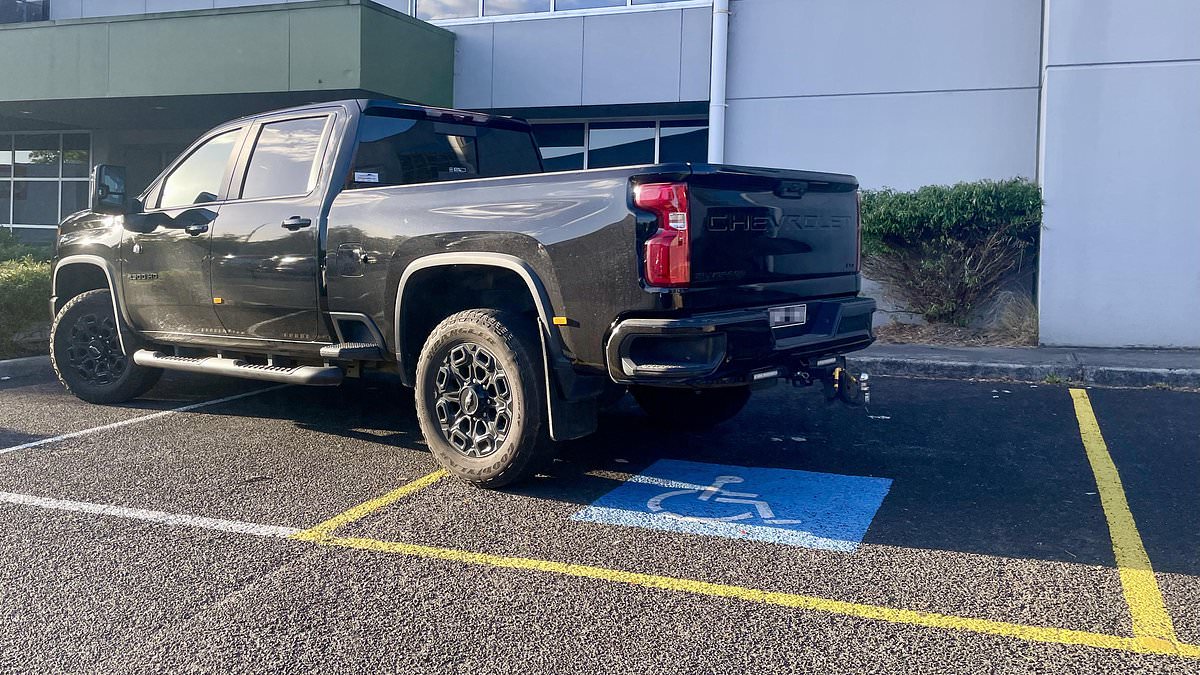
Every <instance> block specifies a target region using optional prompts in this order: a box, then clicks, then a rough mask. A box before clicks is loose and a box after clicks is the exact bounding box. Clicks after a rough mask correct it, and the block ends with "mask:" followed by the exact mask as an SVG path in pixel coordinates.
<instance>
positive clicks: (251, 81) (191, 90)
mask: <svg viewBox="0 0 1200 675" xmlns="http://www.w3.org/2000/svg"><path fill="white" fill-rule="evenodd" d="M109 30H110V35H109V37H110V47H109V71H110V75H111V77H110V80H109V93H108V95H109V96H156V95H173V94H217V93H242V92H252V91H287V90H288V13H287V12H257V13H243V14H238V15H236V16H220V15H217V16H187V17H178V18H176V17H173V18H166V19H146V20H142V21H122V22H114V23H112V24H111V28H110V29H109Z"/></svg>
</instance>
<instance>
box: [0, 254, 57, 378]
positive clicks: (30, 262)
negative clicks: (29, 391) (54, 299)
mask: <svg viewBox="0 0 1200 675" xmlns="http://www.w3.org/2000/svg"><path fill="white" fill-rule="evenodd" d="M49 301H50V264H49V263H47V262H43V261H40V260H35V259H34V258H33V257H32V256H26V257H24V258H20V259H17V260H5V261H2V262H0V358H9V357H12V356H20V355H21V354H22V353H23V350H22V348H21V347H20V346H19V345H17V344H16V343H14V342H13V337H14V336H15V335H16V334H17V333H19V332H21V331H25V330H29V329H30V328H33V327H36V326H37V325H38V324H44V323H48V322H49V321H50V316H49V312H50V309H49Z"/></svg>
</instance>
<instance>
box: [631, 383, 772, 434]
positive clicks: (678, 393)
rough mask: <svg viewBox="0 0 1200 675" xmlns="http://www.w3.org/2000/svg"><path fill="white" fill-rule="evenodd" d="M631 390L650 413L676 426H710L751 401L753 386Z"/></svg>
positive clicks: (661, 422)
mask: <svg viewBox="0 0 1200 675" xmlns="http://www.w3.org/2000/svg"><path fill="white" fill-rule="evenodd" d="M629 391H630V393H632V394H633V398H634V400H636V401H637V402H638V405H639V406H641V408H642V410H644V411H645V412H646V414H647V415H650V416H651V417H653V418H654V419H655V421H656V422H657V423H660V424H663V425H665V426H669V427H673V428H675V429H710V428H712V427H715V426H716V425H718V424H720V423H722V422H725V421H727V420H730V419H732V418H733V417H735V416H736V415H737V414H738V413H740V412H741V411H742V408H745V407H746V403H747V402H748V401H749V400H750V387H720V388H713V389H679V388H670V387H647V386H642V385H639V386H633V387H630V388H629Z"/></svg>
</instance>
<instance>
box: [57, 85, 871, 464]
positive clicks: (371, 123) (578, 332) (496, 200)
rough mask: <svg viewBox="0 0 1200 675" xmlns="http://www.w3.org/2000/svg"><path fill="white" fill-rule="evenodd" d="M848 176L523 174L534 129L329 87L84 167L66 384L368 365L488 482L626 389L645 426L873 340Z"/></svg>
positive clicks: (66, 318) (731, 406) (65, 319)
mask: <svg viewBox="0 0 1200 675" xmlns="http://www.w3.org/2000/svg"><path fill="white" fill-rule="evenodd" d="M857 187H858V186H857V182H856V180H855V179H854V178H853V177H851V176H846V175H839V174H830V173H814V172H807V171H787V170H779V169H764V168H750V167H740V166H724V165H708V164H658V165H651V166H630V167H621V168H611V169H595V170H584V171H567V172H554V173H546V172H544V171H543V167H542V162H541V158H540V153H539V151H538V148H537V144H536V142H535V140H534V138H533V134H532V131H531V127H530V126H529V125H528V124H527V123H525V122H522V121H518V120H515V119H510V118H504V117H494V116H487V115H483V114H478V113H474V112H467V111H459V110H446V109H438V108H428V107H421V106H412V105H403V104H399V103H394V102H389V101H374V100H347V101H339V102H333V103H325V104H320V105H310V106H304V107H299V108H292V109H288V110H281V111H275V112H269V113H264V114H261V115H255V116H252V117H247V118H243V119H239V120H235V121H232V122H229V123H227V124H223V125H221V126H219V127H217V128H215V129H213V130H212V131H209V132H208V133H206V134H204V135H203V136H201V137H200V139H199V140H197V141H196V142H195V143H194V144H193V145H192V146H191V147H190V148H189V149H187V150H186V151H185V152H184V153H183V154H182V155H181V156H180V157H179V158H178V159H177V160H176V161H175V162H174V163H172V164H171V165H170V166H168V167H167V169H166V170H165V171H163V173H162V174H161V175H160V176H159V177H158V178H157V179H155V180H154V181H153V182H152V183H151V184H150V186H149V187H148V188H146V190H145V191H144V192H142V193H141V194H140V195H137V196H136V197H133V196H132V195H127V194H126V187H125V174H124V170H123V169H122V168H121V167H114V166H105V165H100V166H97V167H95V168H94V169H93V172H92V182H91V201H90V208H89V210H87V211H83V212H80V213H76V214H74V215H71V216H70V217H68V218H67V219H66V220H65V221H64V222H63V223H62V224H61V225H60V226H59V231H58V239H57V250H56V257H55V263H54V270H53V291H52V296H53V297H52V298H51V300H50V305H51V311H52V313H53V316H54V323H53V328H52V333H51V356H52V360H53V364H54V368H55V371H56V372H57V374H58V377H59V379H60V380H61V381H62V383H63V384H64V385H65V386H66V387H67V388H68V389H69V390H70V391H71V392H73V393H74V394H75V395H76V396H78V397H79V398H81V399H84V400H86V401H91V402H95V403H117V402H120V401H124V400H127V399H131V398H134V397H137V396H139V395H141V394H143V393H145V392H146V391H147V390H148V389H150V387H152V386H153V385H154V383H155V382H156V380H157V379H158V377H159V375H160V374H161V373H162V371H164V370H181V371H189V372H199V373H219V374H224V375H232V376H236V377H244V378H252V379H258V380H267V381H272V382H285V383H294V384H303V385H327V386H332V385H338V384H340V383H341V382H342V381H343V379H344V378H347V377H356V376H359V375H361V374H362V373H363V371H366V370H381V371H390V372H392V373H395V374H396V375H398V377H399V378H400V379H401V380H402V381H403V383H404V384H406V385H408V386H410V387H413V388H414V389H415V396H414V398H415V400H416V413H417V418H418V421H419V424H420V427H421V431H422V432H423V434H424V436H425V438H426V441H427V443H428V445H429V448H430V449H431V451H432V453H433V455H434V456H435V457H436V458H437V460H438V461H439V462H440V463H441V464H442V465H443V466H445V467H446V468H447V469H449V470H450V471H451V472H452V473H453V474H454V475H456V476H458V477H460V478H462V479H464V480H466V481H469V482H472V483H476V484H479V485H483V486H492V487H495V486H501V485H504V484H507V483H510V482H512V481H514V480H517V479H520V478H522V477H525V476H528V475H529V474H530V473H531V472H533V471H535V470H536V469H537V467H538V466H539V465H540V463H541V462H542V461H543V460H544V459H546V458H547V457H548V455H549V453H550V452H551V448H552V445H553V444H552V441H554V440H564V439H571V438H578V437H581V436H584V435H586V434H588V433H591V432H592V431H594V430H595V429H596V425H597V409H598V408H599V407H600V405H601V403H602V402H604V401H608V400H612V398H613V397H615V396H618V395H620V394H621V393H623V392H624V391H625V390H626V389H628V390H630V391H632V393H633V395H634V397H635V398H636V400H637V402H638V403H639V404H640V405H641V407H642V408H643V409H644V410H645V411H646V412H647V413H648V414H650V415H652V416H653V417H655V418H656V419H658V420H659V421H661V422H662V423H663V424H665V425H672V426H707V425H712V424H716V423H719V422H721V421H723V420H726V419H729V418H731V417H732V416H734V415H735V414H737V412H738V411H739V410H741V408H742V407H743V406H744V405H745V404H746V401H747V400H748V398H749V396H750V393H751V390H752V389H753V388H757V387H761V386H766V385H769V384H773V383H775V382H777V381H779V380H789V381H792V382H793V383H795V384H810V383H815V382H824V383H825V386H826V389H827V391H831V392H835V393H839V394H840V395H841V396H842V397H843V398H846V399H851V398H854V397H855V396H857V395H858V392H859V391H860V390H861V386H862V383H861V382H860V381H859V380H858V379H856V378H854V377H852V376H850V375H849V374H848V373H847V372H846V370H845V368H844V365H845V364H844V357H843V355H844V354H845V353H847V352H850V351H853V350H856V349H861V348H863V347H866V346H867V345H869V344H870V343H871V342H872V340H873V335H872V330H871V318H872V313H873V312H874V310H875V303H874V301H873V300H871V299H869V298H864V297H860V295H859V286H860V277H859V224H858V198H857V195H858V193H857Z"/></svg>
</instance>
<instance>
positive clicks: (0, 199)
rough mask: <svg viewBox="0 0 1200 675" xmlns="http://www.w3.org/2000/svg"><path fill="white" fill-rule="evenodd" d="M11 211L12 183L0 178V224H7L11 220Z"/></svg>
mask: <svg viewBox="0 0 1200 675" xmlns="http://www.w3.org/2000/svg"><path fill="white" fill-rule="evenodd" d="M11 213H12V183H11V182H10V181H6V180H0V225H7V224H9V223H11V222H12V220H10V219H9V217H8V216H9V215H10V214H11Z"/></svg>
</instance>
